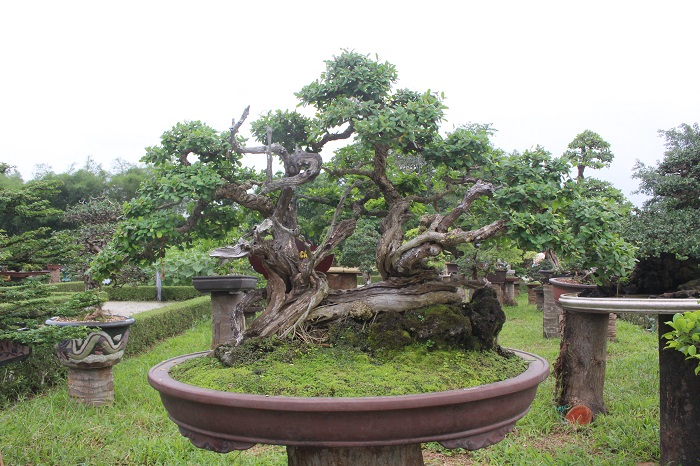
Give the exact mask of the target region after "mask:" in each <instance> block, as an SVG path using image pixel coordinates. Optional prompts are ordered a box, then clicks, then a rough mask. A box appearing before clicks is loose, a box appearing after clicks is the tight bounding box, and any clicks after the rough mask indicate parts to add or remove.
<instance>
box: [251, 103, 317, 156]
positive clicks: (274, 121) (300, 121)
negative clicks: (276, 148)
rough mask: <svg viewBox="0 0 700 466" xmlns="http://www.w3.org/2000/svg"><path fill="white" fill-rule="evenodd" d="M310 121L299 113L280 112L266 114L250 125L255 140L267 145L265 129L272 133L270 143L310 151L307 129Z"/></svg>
mask: <svg viewBox="0 0 700 466" xmlns="http://www.w3.org/2000/svg"><path fill="white" fill-rule="evenodd" d="M310 126H311V120H310V119H309V118H307V117H305V116H303V115H301V114H300V113H297V112H289V111H284V112H283V111H281V110H277V111H276V112H268V113H267V114H266V115H263V116H262V117H260V119H258V120H256V121H254V122H253V123H251V125H250V129H251V132H252V133H253V136H254V137H255V140H256V141H258V142H259V143H260V144H267V142H268V141H267V129H268V128H270V130H271V131H272V132H271V134H270V136H271V141H272V142H275V143H278V144H281V145H282V146H283V147H285V148H289V149H293V148H295V147H299V148H300V149H310V148H309V146H308V143H309V128H310Z"/></svg>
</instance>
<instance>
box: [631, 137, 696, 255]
mask: <svg viewBox="0 0 700 466" xmlns="http://www.w3.org/2000/svg"><path fill="white" fill-rule="evenodd" d="M659 133H660V135H661V136H662V137H664V138H665V139H666V151H665V152H664V158H663V160H662V161H661V162H659V163H658V164H657V166H655V167H652V166H646V165H644V164H643V163H641V162H639V161H638V162H637V164H636V165H635V168H634V175H633V176H634V177H635V178H637V179H639V180H640V185H639V191H640V192H641V193H643V194H646V195H649V196H651V198H650V199H649V200H648V201H646V202H645V203H644V206H643V208H642V209H641V210H640V211H639V212H637V215H636V216H635V217H634V219H633V222H632V223H631V225H630V228H629V232H628V236H629V237H630V238H631V239H632V240H633V241H635V242H636V243H637V244H638V245H639V248H640V249H639V256H640V258H646V257H659V256H660V255H661V254H662V253H669V254H675V255H676V257H678V258H679V259H685V258H687V257H694V258H700V199H699V198H698V195H697V193H698V192H700V127H699V126H698V124H697V123H695V124H693V125H692V126H691V125H688V124H683V125H680V126H679V127H677V128H673V129H670V130H668V131H659Z"/></svg>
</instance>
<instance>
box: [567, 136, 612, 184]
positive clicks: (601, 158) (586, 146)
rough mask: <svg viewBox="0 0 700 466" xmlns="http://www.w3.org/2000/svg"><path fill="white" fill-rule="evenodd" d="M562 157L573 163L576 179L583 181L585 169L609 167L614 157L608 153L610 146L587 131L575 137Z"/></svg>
mask: <svg viewBox="0 0 700 466" xmlns="http://www.w3.org/2000/svg"><path fill="white" fill-rule="evenodd" d="M564 155H565V156H566V157H570V158H571V160H572V161H573V164H574V166H575V167H576V171H577V176H576V178H577V179H579V180H581V179H583V172H584V170H585V169H586V167H591V168H598V169H599V168H603V167H609V166H610V163H611V162H612V161H613V158H614V157H615V156H614V155H613V153H612V152H611V151H610V144H609V143H608V142H607V141H605V140H604V139H603V138H602V137H600V135H599V134H598V133H594V132H593V131H591V130H589V129H587V130H585V131H583V132H582V133H579V134H577V135H576V137H575V138H574V140H573V141H571V142H570V143H569V149H568V150H567V151H566V152H565V153H564Z"/></svg>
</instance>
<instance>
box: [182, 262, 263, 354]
mask: <svg viewBox="0 0 700 466" xmlns="http://www.w3.org/2000/svg"><path fill="white" fill-rule="evenodd" d="M256 283H257V279H256V278H255V277H251V276H248V275H221V276H218V275H214V276H204V277H194V278H192V284H193V285H194V287H195V288H196V289H197V290H199V291H201V292H202V293H211V347H212V349H214V348H216V347H217V346H219V345H220V344H222V343H225V342H226V341H227V340H230V339H232V338H236V337H237V335H238V334H240V333H242V332H243V331H244V330H245V314H244V309H240V308H239V306H238V303H240V302H241V300H242V299H243V296H244V294H245V292H246V291H250V290H252V289H254V288H255V285H256Z"/></svg>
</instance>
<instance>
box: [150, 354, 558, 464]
mask: <svg viewBox="0 0 700 466" xmlns="http://www.w3.org/2000/svg"><path fill="white" fill-rule="evenodd" d="M515 353H516V354H517V355H518V356H519V357H521V358H523V359H524V360H526V361H528V362H529V366H528V368H527V370H526V371H525V372H523V373H522V374H520V375H518V376H517V377H514V378H511V379H508V380H505V381H501V382H496V383H491V384H487V385H482V386H478V387H474V388H468V389H463V390H449V391H444V392H436V393H425V394H419V395H405V396H378V397H364V398H321V397H309V398H303V397H283V396H263V395H249V394H241V393H230V392H221V391H216V390H211V389H206V388H201V387H196V386H192V385H187V384H184V383H182V382H178V381H176V380H174V379H172V378H171V377H170V376H169V374H168V371H169V370H170V368H171V367H173V366H175V365H177V364H179V363H181V362H183V361H185V360H187V359H190V358H194V357H200V356H202V355H204V354H207V353H206V352H204V353H193V354H188V355H184V356H179V357H176V358H173V359H169V360H167V361H165V362H162V363H160V364H158V365H156V366H154V367H153V368H151V370H150V371H149V373H148V381H149V383H150V384H151V386H152V387H153V388H155V389H156V390H158V391H159V392H160V396H161V401H162V402H163V405H164V406H165V409H166V410H167V412H168V415H169V416H170V419H172V420H173V421H174V422H175V423H176V424H177V425H178V426H179V427H180V432H181V433H182V435H184V436H186V437H188V438H189V439H190V440H191V441H192V443H194V444H195V445H196V446H198V447H200V448H205V449H208V450H213V451H217V452H220V453H225V452H229V451H232V450H244V449H247V448H250V447H252V446H254V445H255V444H257V443H264V444H273V445H285V446H300V447H324V448H339V447H376V446H393V445H408V444H418V443H422V442H428V441H438V442H440V443H441V444H442V445H443V446H445V447H447V448H466V449H469V450H475V449H478V448H482V447H486V446H489V445H492V444H494V443H497V442H499V441H501V440H502V439H503V438H504V437H505V435H506V433H508V432H509V431H511V430H512V429H513V427H514V425H515V423H516V421H518V420H519V419H520V418H522V417H523V416H524V415H525V414H526V413H527V411H528V410H529V408H530V404H531V403H532V400H533V399H534V397H535V394H536V392H537V386H538V385H539V384H540V383H541V382H542V381H543V380H545V379H546V378H547V376H548V375H549V365H548V363H547V361H546V360H544V359H543V358H541V357H539V356H536V355H534V354H530V353H525V352H522V351H515Z"/></svg>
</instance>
